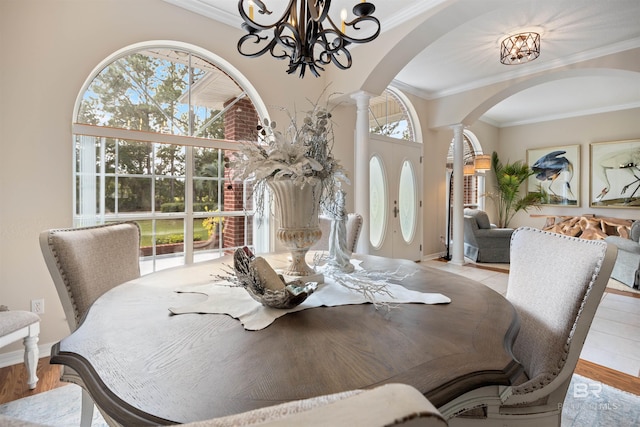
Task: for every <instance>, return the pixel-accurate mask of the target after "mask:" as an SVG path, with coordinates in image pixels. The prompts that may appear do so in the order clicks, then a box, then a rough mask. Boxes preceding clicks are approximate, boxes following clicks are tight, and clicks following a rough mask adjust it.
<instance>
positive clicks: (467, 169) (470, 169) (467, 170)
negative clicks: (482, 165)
mask: <svg viewBox="0 0 640 427" xmlns="http://www.w3.org/2000/svg"><path fill="white" fill-rule="evenodd" d="M462 173H463V174H465V175H473V174H474V173H476V168H475V167H474V166H473V163H470V164H468V165H464V168H463V170H462Z"/></svg>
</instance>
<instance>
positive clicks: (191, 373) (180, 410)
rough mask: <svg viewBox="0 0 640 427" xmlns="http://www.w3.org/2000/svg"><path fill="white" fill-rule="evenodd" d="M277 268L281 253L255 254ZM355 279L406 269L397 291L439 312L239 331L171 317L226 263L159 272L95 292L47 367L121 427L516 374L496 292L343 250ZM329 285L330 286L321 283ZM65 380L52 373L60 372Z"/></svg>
mask: <svg viewBox="0 0 640 427" xmlns="http://www.w3.org/2000/svg"><path fill="white" fill-rule="evenodd" d="M265 257H266V258H267V259H268V260H269V262H270V263H271V264H272V265H274V267H277V266H278V263H280V264H282V262H285V260H284V259H283V257H282V256H281V255H279V256H278V255H275V256H271V257H269V256H265ZM354 258H355V259H359V260H361V261H362V267H363V268H364V269H365V270H367V269H368V270H376V271H381V272H385V271H396V270H398V269H399V268H402V269H405V270H406V271H412V272H413V273H412V274H410V275H407V276H406V277H405V278H403V279H402V280H401V283H400V284H401V285H402V286H404V287H406V288H408V289H412V290H417V291H420V292H430V293H431V292H433V293H441V294H443V295H445V296H447V297H449V298H450V299H451V302H450V303H448V304H399V305H397V306H395V307H393V308H387V307H381V306H375V305H374V304H356V305H340V306H335V307H318V308H312V309H306V310H303V311H298V312H295V313H288V314H286V315H284V316H282V317H280V318H277V319H276V320H275V321H273V323H272V324H271V325H269V326H267V327H266V328H264V329H261V330H257V331H248V330H246V329H245V328H243V325H242V324H241V323H240V322H239V321H238V320H237V319H234V318H232V317H231V316H228V315H225V314H198V313H191V314H180V315H172V314H171V313H170V312H169V307H175V306H181V305H188V304H194V303H198V302H200V301H203V300H204V299H206V298H207V296H206V295H203V294H199V293H180V292H176V291H179V290H180V289H185V287H187V286H193V285H199V284H203V285H204V284H207V283H211V282H212V281H214V280H216V274H220V273H221V272H223V271H228V269H229V264H231V263H232V261H231V258H230V257H223V258H221V259H218V260H214V261H207V262H202V263H196V264H192V265H188V266H182V267H176V268H172V269H168V270H162V271H159V272H156V273H152V274H148V275H145V276H142V277H140V278H138V279H135V280H132V281H130V282H127V283H124V284H122V285H120V286H117V287H115V288H113V289H112V290H110V291H108V292H107V293H105V294H104V295H102V296H101V297H100V298H99V299H98V300H97V301H96V302H95V303H94V304H93V305H92V306H91V308H90V310H89V311H88V313H87V315H86V317H85V318H84V319H83V321H82V323H81V325H80V327H79V328H78V329H77V330H76V331H74V332H73V333H72V334H71V335H70V336H68V337H66V338H64V339H63V340H62V341H60V342H59V343H57V344H56V345H55V346H54V348H53V349H52V356H51V363H54V364H62V365H65V367H68V368H71V369H72V371H75V373H77V375H78V377H79V378H78V377H76V378H75V381H79V382H81V383H82V385H83V387H85V388H86V389H87V390H88V391H89V394H90V395H91V396H92V398H93V399H94V402H95V403H96V405H98V406H99V407H100V409H101V410H102V411H103V412H104V413H105V414H106V415H107V416H108V417H111V418H112V419H113V420H115V421H117V422H118V423H120V424H122V425H159V424H175V423H186V422H191V421H197V420H205V419H210V418H216V417H220V416H224V415H230V414H234V413H240V412H244V411H247V410H251V409H256V408H260V407H265V406H270V405H275V404H278V403H282V402H287V401H291V400H297V399H305V398H310V397H314V396H319V395H325V394H330V393H336V392H341V391H346V390H352V389H366V388H372V387H375V386H379V385H381V384H385V383H406V384H409V385H412V386H413V387H415V388H417V389H418V390H420V391H421V392H422V393H423V394H424V395H425V396H426V397H427V398H428V399H429V400H430V401H431V402H432V403H433V404H434V405H435V406H436V407H439V406H441V405H444V404H445V403H447V402H450V401H451V400H453V399H455V398H457V397H459V396H461V395H462V394H464V393H466V392H469V391H471V390H474V389H476V388H479V387H483V386H486V385H505V386H508V385H510V384H511V383H512V381H513V380H514V379H515V378H516V377H517V376H518V375H519V374H520V372H521V369H522V368H521V366H520V365H519V364H518V363H517V361H515V360H514V358H513V356H512V353H511V346H512V344H513V341H514V340H515V337H516V335H517V332H518V328H519V321H518V315H517V314H516V311H515V309H514V308H513V306H512V305H511V304H510V303H509V302H508V301H507V300H506V299H505V298H504V297H503V296H502V295H500V294H499V293H497V292H495V291H493V290H492V289H490V288H488V287H487V286H485V285H483V284H481V283H479V282H476V281H474V280H471V279H468V278H465V277H462V276H460V275H456V274H453V273H450V272H446V271H442V270H439V269H434V268H430V267H426V266H423V265H421V264H420V263H414V262H412V261H407V260H400V259H390V258H381V257H375V256H365V255H354ZM331 286H339V285H335V284H331ZM63 379H64V375H63Z"/></svg>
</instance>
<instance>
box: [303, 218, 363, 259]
mask: <svg viewBox="0 0 640 427" xmlns="http://www.w3.org/2000/svg"><path fill="white" fill-rule="evenodd" d="M331 221H332V220H331V218H330V217H328V216H324V215H320V217H319V225H320V230H322V237H320V240H318V241H317V242H316V244H315V245H313V247H312V248H311V249H312V250H318V251H328V250H329V236H330V235H331ZM346 229H347V249H349V251H351V252H355V251H356V247H357V246H358V239H359V238H360V231H361V230H362V215H360V214H358V213H349V214H347V223H346Z"/></svg>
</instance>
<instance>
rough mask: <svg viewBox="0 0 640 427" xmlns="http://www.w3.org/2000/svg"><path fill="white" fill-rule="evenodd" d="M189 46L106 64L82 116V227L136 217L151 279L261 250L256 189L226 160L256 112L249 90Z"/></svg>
mask: <svg viewBox="0 0 640 427" xmlns="http://www.w3.org/2000/svg"><path fill="white" fill-rule="evenodd" d="M214 62H215V61H214V60H212V59H207V58H205V57H204V56H203V55H201V54H197V53H195V52H194V51H192V50H190V49H188V48H185V47H183V46H179V47H171V46H159V47H144V48H138V49H135V50H130V51H125V52H122V53H120V54H117V55H115V56H114V57H112V58H110V59H109V60H106V61H105V63H104V66H101V67H100V68H99V69H97V71H96V72H95V74H94V75H92V76H90V77H89V79H88V81H87V84H86V85H85V89H84V90H83V91H82V92H81V94H80V96H79V99H78V102H77V104H76V114H75V115H74V119H75V120H74V124H73V136H74V145H75V150H74V165H75V168H74V176H75V193H74V224H75V225H76V226H83V225H91V224H97V223H104V222H112V221H121V220H134V221H137V222H138V224H139V225H140V227H141V230H142V242H141V253H142V255H143V258H142V259H143V260H144V261H143V262H142V264H141V265H142V266H143V272H148V271H153V270H157V269H160V268H164V267H169V266H172V265H176V264H183V263H190V262H193V261H194V259H195V260H196V261H197V260H199V259H206V258H211V257H214V256H219V255H221V254H222V253H224V252H225V251H229V250H232V249H234V248H236V247H239V246H244V245H249V246H252V245H253V244H254V236H253V228H254V227H253V213H252V211H251V208H252V207H251V206H246V205H245V204H244V201H245V200H247V197H246V195H247V191H248V189H247V188H245V187H244V185H238V184H236V183H235V182H234V183H232V182H231V181H230V180H229V179H228V178H229V177H228V171H227V170H226V169H225V158H227V157H228V156H229V154H230V152H231V151H233V150H234V149H235V148H236V147H237V144H236V142H235V141H240V140H247V139H248V138H249V137H250V135H251V133H252V132H254V130H255V125H256V123H257V122H258V114H257V112H256V108H255V107H254V103H253V102H252V100H251V99H250V98H249V96H248V94H247V90H245V88H243V87H242V86H241V85H240V84H239V83H238V81H237V80H236V79H234V78H233V77H231V76H230V74H229V73H228V72H227V71H225V70H223V69H222V68H220V67H219V66H217V65H216V64H215V63H214Z"/></svg>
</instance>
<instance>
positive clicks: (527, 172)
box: [487, 151, 544, 228]
mask: <svg viewBox="0 0 640 427" xmlns="http://www.w3.org/2000/svg"><path fill="white" fill-rule="evenodd" d="M491 170H492V171H493V173H494V175H495V178H496V185H495V192H492V193H488V194H487V196H488V197H489V198H490V199H491V200H493V201H494V203H495V204H496V208H497V211H498V223H497V225H498V227H501V228H506V227H508V226H509V222H511V219H513V216H514V215H515V214H516V213H517V212H519V211H521V210H522V211H525V212H527V210H528V209H529V208H531V207H536V208H537V209H540V203H541V202H542V200H544V193H543V192H542V191H535V192H529V193H526V194H525V195H521V194H520V187H521V186H522V184H523V183H525V182H526V181H527V179H528V178H529V177H530V176H531V175H533V174H534V172H533V170H532V169H531V168H530V167H529V166H528V165H527V164H526V163H525V162H523V161H521V160H518V161H516V162H513V163H506V164H503V163H502V162H501V161H500V159H499V158H498V153H496V152H495V151H494V152H493V154H492V155H491Z"/></svg>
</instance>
